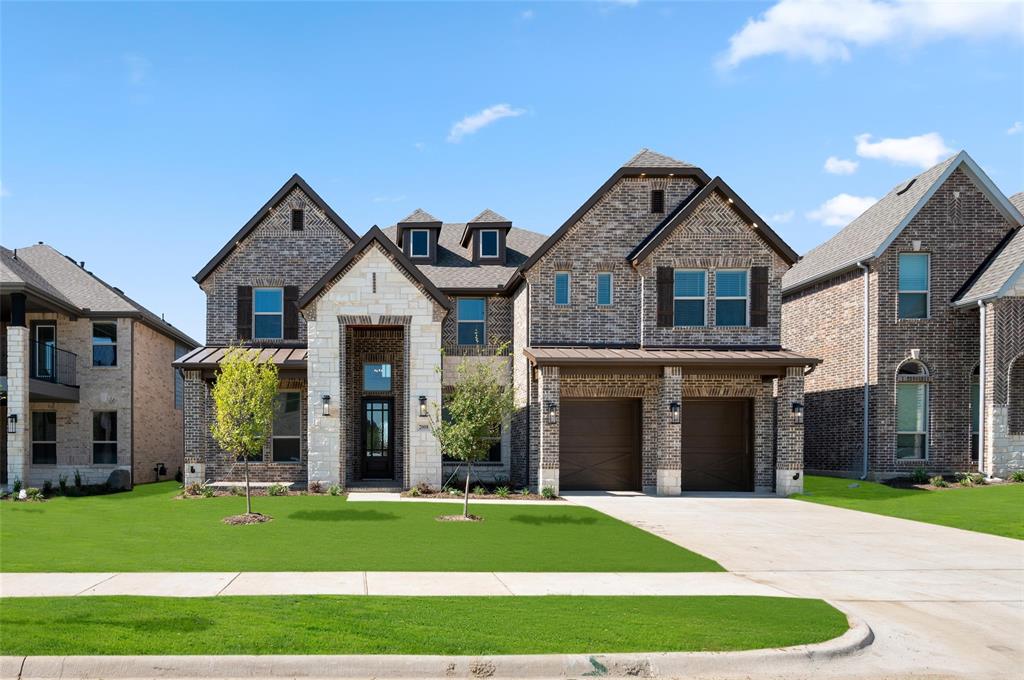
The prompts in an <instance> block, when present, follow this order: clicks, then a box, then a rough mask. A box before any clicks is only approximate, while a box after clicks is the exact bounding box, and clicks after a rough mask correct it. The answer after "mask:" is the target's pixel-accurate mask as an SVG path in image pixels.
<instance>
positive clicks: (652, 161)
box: [622, 147, 694, 168]
mask: <svg viewBox="0 0 1024 680" xmlns="http://www.w3.org/2000/svg"><path fill="white" fill-rule="evenodd" d="M622 167H624V168H692V167H694V165H693V164H692V163H687V162H686V161H681V160H679V159H678V158H673V157H671V156H667V155H665V154H663V153H658V152H657V151H651V150H650V149H648V148H647V147H644V148H642V149H640V151H638V152H636V153H635V154H633V157H632V158H630V159H629V160H628V161H626V162H625V163H623V164H622Z"/></svg>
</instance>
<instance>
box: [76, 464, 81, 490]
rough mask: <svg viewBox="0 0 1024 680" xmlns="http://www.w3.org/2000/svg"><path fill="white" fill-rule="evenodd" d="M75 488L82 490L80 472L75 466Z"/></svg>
mask: <svg viewBox="0 0 1024 680" xmlns="http://www.w3.org/2000/svg"><path fill="white" fill-rule="evenodd" d="M75 488H76V489H78V490H79V491H81V490H82V473H81V472H79V471H78V468H75Z"/></svg>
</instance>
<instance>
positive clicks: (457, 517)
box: [434, 514, 484, 522]
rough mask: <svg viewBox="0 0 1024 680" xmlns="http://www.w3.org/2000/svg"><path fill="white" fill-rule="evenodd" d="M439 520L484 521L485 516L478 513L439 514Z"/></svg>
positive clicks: (437, 518)
mask: <svg viewBox="0 0 1024 680" xmlns="http://www.w3.org/2000/svg"><path fill="white" fill-rule="evenodd" d="M434 519H436V520H437V521H438V522H483V521H484V518H483V517H480V516H478V515H473V514H471V515H469V517H466V516H465V515H438V516H437V517H435V518H434Z"/></svg>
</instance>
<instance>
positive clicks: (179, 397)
mask: <svg viewBox="0 0 1024 680" xmlns="http://www.w3.org/2000/svg"><path fill="white" fill-rule="evenodd" d="M186 354H188V348H187V347H185V346H184V345H175V346H174V360H175V361H177V360H178V359H180V358H182V357H183V356H185V355H186ZM171 370H172V371H174V408H175V409H177V410H178V411H180V410H181V409H182V408H183V407H184V405H185V374H184V373H183V372H182V371H181V370H180V369H177V368H172V369H171Z"/></svg>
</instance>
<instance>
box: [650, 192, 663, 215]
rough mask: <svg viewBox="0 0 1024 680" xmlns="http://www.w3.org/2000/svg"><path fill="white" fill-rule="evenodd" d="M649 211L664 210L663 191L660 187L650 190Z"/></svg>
mask: <svg viewBox="0 0 1024 680" xmlns="http://www.w3.org/2000/svg"><path fill="white" fill-rule="evenodd" d="M651 212H652V213H663V212H665V192H664V191H663V190H662V189H654V190H652V191H651Z"/></svg>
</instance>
